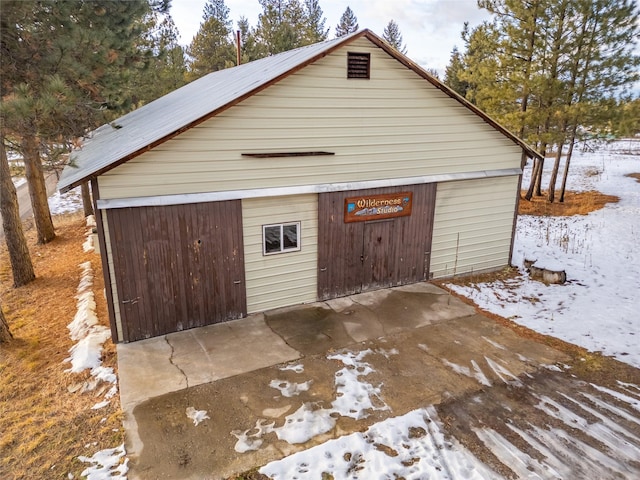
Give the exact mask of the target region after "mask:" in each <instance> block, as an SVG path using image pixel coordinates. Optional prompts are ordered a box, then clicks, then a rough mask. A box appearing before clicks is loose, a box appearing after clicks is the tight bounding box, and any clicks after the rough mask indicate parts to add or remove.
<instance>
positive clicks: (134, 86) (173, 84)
mask: <svg viewBox="0 0 640 480" xmlns="http://www.w3.org/2000/svg"><path fill="white" fill-rule="evenodd" d="M142 23H143V25H144V27H143V31H144V32H145V33H144V35H143V36H142V39H141V42H140V44H139V47H138V48H139V49H140V50H141V51H150V52H153V55H152V56H150V57H149V59H148V66H147V67H146V68H144V69H140V70H134V71H133V72H132V73H131V81H130V83H131V92H130V95H131V98H132V103H133V105H135V106H136V107H139V106H141V105H144V104H146V103H149V102H151V101H153V100H155V99H156V98H159V97H161V96H163V95H165V94H167V93H169V92H171V91H173V90H176V89H177V88H180V87H181V86H183V85H184V84H185V83H186V73H187V67H186V60H185V51H184V48H183V47H182V46H181V45H180V44H179V43H178V37H179V34H178V29H177V28H176V25H175V23H174V21H173V18H171V15H170V14H169V13H163V12H157V11H154V10H152V11H150V12H149V13H148V14H147V15H146V16H145V18H144V20H143V21H142Z"/></svg>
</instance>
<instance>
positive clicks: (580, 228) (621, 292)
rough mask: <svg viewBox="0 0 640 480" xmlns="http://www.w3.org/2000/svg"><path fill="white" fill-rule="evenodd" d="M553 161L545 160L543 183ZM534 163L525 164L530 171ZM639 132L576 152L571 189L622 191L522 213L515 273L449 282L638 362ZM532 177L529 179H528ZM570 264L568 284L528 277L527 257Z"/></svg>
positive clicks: (527, 319)
mask: <svg viewBox="0 0 640 480" xmlns="http://www.w3.org/2000/svg"><path fill="white" fill-rule="evenodd" d="M552 163H553V162H552V161H551V160H547V161H546V162H545V173H546V175H544V178H543V186H545V185H547V184H548V174H549V170H550V168H551V166H552ZM530 171H531V169H530V168H528V169H527V170H526V172H525V173H526V174H530ZM629 173H640V140H623V141H618V142H614V143H612V144H610V145H605V146H602V147H601V148H600V149H598V150H596V151H595V152H587V153H581V152H577V154H574V158H573V160H572V165H571V170H570V176H569V179H568V186H567V189H568V190H574V191H587V190H597V191H599V192H601V193H604V194H608V195H616V196H618V197H620V201H619V202H618V203H615V204H608V205H606V206H605V208H603V209H601V210H598V211H595V212H592V213H590V214H589V215H585V216H581V215H576V216H572V217H533V216H526V215H524V216H520V217H519V218H518V225H517V232H516V240H515V248H514V253H513V258H512V264H513V265H514V266H517V267H519V268H520V269H521V275H520V276H519V277H518V278H516V279H514V280H512V281H506V282H502V281H497V282H493V283H483V284H476V285H472V286H469V287H460V286H456V285H450V286H451V288H453V289H454V290H455V291H456V292H458V293H460V294H462V295H464V296H466V297H468V298H470V299H472V300H473V301H474V302H475V303H476V304H478V305H479V306H480V307H482V308H483V309H486V310H488V311H490V312H493V313H496V314H498V315H500V316H503V317H506V318H510V319H512V320H513V321H515V322H517V323H520V324H522V325H524V326H526V327H528V328H531V329H533V330H535V331H537V332H540V333H543V334H546V335H551V336H554V337H557V338H560V339H562V340H565V341H567V342H570V343H574V344H576V345H580V346H582V347H585V348H587V349H588V350H591V351H599V352H602V353H603V354H605V355H611V356H614V357H615V358H617V359H618V360H620V361H623V362H626V363H629V364H631V365H633V366H635V367H637V368H640V183H638V182H637V181H636V180H635V179H634V178H630V177H627V176H625V175H627V174H629ZM528 182H529V178H528V177H527V178H524V179H523V185H528ZM525 258H527V259H530V260H537V261H538V262H537V265H542V266H548V267H547V268H551V269H560V270H565V271H566V273H567V280H568V281H567V283H566V284H565V285H545V284H543V283H540V282H538V281H534V280H531V279H529V277H528V275H527V273H526V272H525V271H524V268H523V260H524V259H525Z"/></svg>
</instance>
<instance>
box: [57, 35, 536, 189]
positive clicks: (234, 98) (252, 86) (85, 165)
mask: <svg viewBox="0 0 640 480" xmlns="http://www.w3.org/2000/svg"><path fill="white" fill-rule="evenodd" d="M362 37H364V38H367V39H368V40H369V41H371V42H372V43H373V44H374V45H376V46H378V47H379V48H381V49H382V50H384V51H385V52H386V53H388V54H389V55H390V56H392V57H394V58H395V59H396V60H398V61H399V62H400V63H402V64H403V65H404V66H406V67H407V68H409V69H410V70H413V71H414V72H415V73H417V74H418V75H420V76H421V77H422V78H424V79H425V80H426V81H428V82H429V83H431V84H432V85H433V86H435V87H436V88H438V89H440V90H441V91H442V92H444V93H445V94H446V95H448V96H449V97H451V98H453V99H455V100H456V101H458V102H460V103H461V104H462V105H464V106H465V107H466V108H468V109H469V110H471V111H472V112H474V113H475V114H476V115H478V116H480V117H481V118H482V119H483V120H484V121H485V122H487V123H488V124H489V125H491V126H492V127H493V128H495V129H496V130H498V131H500V132H501V133H503V134H504V135H505V136H506V137H508V138H509V139H510V140H512V141H513V142H515V143H516V144H517V145H519V146H520V147H521V148H522V149H523V151H524V152H525V153H526V154H527V155H528V156H529V157H532V158H540V154H539V153H538V152H536V151H535V150H533V148H531V147H530V146H529V145H527V144H526V143H524V142H523V141H522V140H521V139H519V138H518V137H516V136H515V135H513V134H512V133H511V132H509V131H508V130H507V129H505V128H504V127H503V126H501V125H500V124H499V123H498V122H496V121H495V120H493V119H492V118H491V117H489V116H488V115H487V114H485V113H484V112H482V111H481V110H480V109H479V108H478V107H476V106H475V105H473V104H471V103H470V102H469V101H467V100H466V99H464V98H463V97H461V96H460V95H458V94H457V93H456V92H454V91H453V90H451V89H450V88H449V87H447V86H446V85H444V84H443V83H441V82H440V81H439V80H438V79H436V78H434V77H432V76H431V75H429V74H428V73H427V72H426V71H425V70H424V69H422V68H421V67H420V66H418V65H417V64H416V63H414V62H413V61H411V60H410V59H409V58H407V57H405V56H404V55H402V54H401V53H399V52H398V51H397V50H395V49H394V48H392V47H391V46H390V45H389V44H387V43H386V42H385V41H384V40H382V39H381V38H380V37H378V36H377V35H376V34H374V33H373V32H371V31H370V30H367V29H365V30H361V31H358V32H355V33H352V34H350V35H346V36H344V37H339V38H335V39H333V40H327V41H325V42H320V43H316V44H313V45H308V46H306V47H301V48H297V49H295V50H290V51H288V52H283V53H280V54H278V55H273V56H271V57H266V58H262V59H260V60H255V61H253V62H249V63H245V64H243V65H239V66H237V67H233V68H228V69H225V70H220V71H217V72H213V73H210V74H208V75H205V76H204V77H201V78H199V79H197V80H194V81H193V82H191V83H189V84H187V85H185V86H183V87H181V88H179V89H177V90H174V91H173V92H171V93H168V94H167V95H164V96H163V97H160V98H158V99H157V100H154V101H153V102H150V103H148V104H146V105H144V106H142V107H140V108H138V109H136V110H134V111H132V112H130V113H127V114H126V115H124V116H122V117H120V118H118V119H117V120H115V121H113V122H111V123H110V124H106V125H102V126H101V127H99V128H97V129H96V130H94V131H92V132H91V133H89V134H88V136H87V138H86V139H85V141H84V142H83V146H82V148H81V149H79V150H76V151H74V152H72V153H71V156H70V158H71V163H70V165H67V166H66V167H65V169H64V171H63V172H62V175H61V177H60V180H59V182H58V188H59V189H60V191H61V192H66V191H68V190H70V189H72V188H74V187H76V186H78V185H80V184H81V183H83V182H85V181H86V180H88V179H90V178H94V177H97V176H99V175H101V174H103V173H105V172H107V171H109V170H111V169H112V168H115V167H117V166H118V165H121V164H122V163H124V162H126V161H128V160H130V159H132V158H134V157H136V156H138V155H140V154H142V153H144V152H146V151H148V150H150V149H152V148H154V147H156V146H157V145H159V144H161V143H164V142H166V141H167V140H169V139H171V138H173V137H175V136H176V135H178V134H180V133H182V132H184V131H186V130H188V129H190V128H192V127H194V126H196V125H198V124H200V123H202V122H204V121H206V120H208V119H209V118H211V117H214V116H215V115H217V114H219V113H221V112H222V111H224V110H226V109H228V108H230V107H232V106H233V105H236V104H237V103H239V102H241V101H243V100H244V99H246V98H248V97H250V96H252V95H255V94H256V93H258V92H260V91H261V90H264V89H265V88H267V87H268V86H270V85H272V84H274V83H276V82H278V81H279V80H281V79H283V78H285V77H287V76H289V75H291V74H293V73H295V72H297V71H298V70H300V69H301V68H304V67H305V66H307V65H309V64H311V63H313V62H315V61H317V60H319V59H320V58H322V57H324V56H326V55H329V54H330V53H332V52H333V51H335V50H336V49H338V48H340V47H342V46H344V45H346V44H348V43H351V42H353V41H354V40H356V39H359V38H362Z"/></svg>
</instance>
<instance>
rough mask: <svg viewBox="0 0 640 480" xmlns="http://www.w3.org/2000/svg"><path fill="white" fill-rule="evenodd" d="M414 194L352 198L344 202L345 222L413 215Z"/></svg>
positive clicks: (403, 193)
mask: <svg viewBox="0 0 640 480" xmlns="http://www.w3.org/2000/svg"><path fill="white" fill-rule="evenodd" d="M412 197H413V195H412V192H400V193H386V194H382V195H363V196H361V197H350V198H346V199H345V201H344V221H345V223H350V222H368V221H371V220H382V219H384V218H395V217H406V216H409V215H411V206H412Z"/></svg>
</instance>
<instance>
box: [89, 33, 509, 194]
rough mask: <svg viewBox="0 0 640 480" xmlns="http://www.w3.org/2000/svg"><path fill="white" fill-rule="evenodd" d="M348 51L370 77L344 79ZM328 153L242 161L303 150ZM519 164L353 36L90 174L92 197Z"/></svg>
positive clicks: (441, 97)
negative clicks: (95, 178) (364, 62)
mask: <svg viewBox="0 0 640 480" xmlns="http://www.w3.org/2000/svg"><path fill="white" fill-rule="evenodd" d="M348 51H360V52H370V53H371V79H370V80H355V79H347V78H346V55H347V52H348ZM313 150H325V151H330V152H334V153H335V155H334V156H321V157H295V158H249V157H242V156H241V153H243V152H244V153H256V152H282V151H313ZM519 166H520V148H519V147H518V146H516V145H515V144H514V143H513V142H512V141H510V140H509V139H507V138H506V137H504V136H503V135H502V134H500V133H499V132H497V131H496V130H495V129H493V128H492V127H491V126H489V125H488V124H486V123H485V122H484V121H482V119H481V118H480V117H478V116H477V115H475V114H473V113H472V112H470V111H469V110H468V109H466V108H465V107H463V106H462V105H461V104H459V103H458V102H457V101H455V100H453V99H451V98H449V97H447V96H446V95H445V94H444V93H442V92H441V91H440V90H438V89H436V88H435V87H434V86H432V85H431V84H429V83H428V82H426V81H425V80H424V79H422V78H421V77H419V76H418V75H416V74H415V73H414V72H412V71H410V70H408V69H407V68H405V67H404V66H402V65H401V64H400V63H398V62H397V61H396V60H394V59H393V58H391V57H389V56H388V55H387V54H386V53H384V52H383V51H382V50H380V49H378V48H377V47H375V46H373V45H372V44H371V43H370V42H369V41H368V40H366V39H360V40H358V41H356V42H354V43H353V44H350V45H349V46H347V47H345V48H343V49H339V50H338V51H336V52H334V53H333V54H331V55H329V56H327V57H325V58H323V59H321V60H318V61H317V62H316V63H314V64H312V65H310V66H308V67H305V68H303V69H301V70H300V71H298V72H297V73H295V74H293V75H290V76H289V77H287V78H285V79H284V80H282V81H280V82H278V83H277V84H275V85H272V86H270V87H268V88H267V89H265V90H263V91H262V92H260V93H258V94H256V95H254V96H253V97H250V98H248V99H247V100H245V101H243V102H241V103H239V104H238V105H236V106H234V107H231V108H230V109H229V110H227V111H225V112H223V113H221V114H220V115H218V116H216V117H214V118H212V119H210V120H207V121H206V122H204V123H202V124H201V125H199V126H197V127H194V128H192V129H190V130H188V131H186V132H184V133H182V134H181V135H179V136H177V137H176V138H174V139H172V140H169V141H168V142H165V143H163V144H161V145H159V146H158V147H156V148H155V149H153V150H151V151H149V152H147V153H144V154H142V155H140V156H138V157H136V158H134V159H133V160H130V161H129V162H127V163H125V164H123V165H121V166H119V167H117V168H115V169H113V170H111V171H110V172H108V173H106V174H104V175H102V176H101V177H100V178H99V185H100V193H101V198H103V199H109V198H126V197H140V196H152V195H170V194H180V193H199V192H215V191H226V190H242V189H252V188H263V187H286V186H297V185H316V184H323V183H335V182H349V181H366V180H377V179H387V178H404V177H414V176H421V175H432V174H433V175H435V174H443V173H462V172H476V171H482V170H495V169H502V168H517V167H519Z"/></svg>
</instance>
